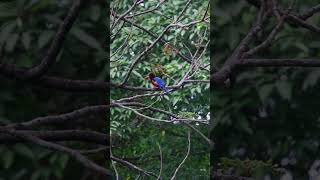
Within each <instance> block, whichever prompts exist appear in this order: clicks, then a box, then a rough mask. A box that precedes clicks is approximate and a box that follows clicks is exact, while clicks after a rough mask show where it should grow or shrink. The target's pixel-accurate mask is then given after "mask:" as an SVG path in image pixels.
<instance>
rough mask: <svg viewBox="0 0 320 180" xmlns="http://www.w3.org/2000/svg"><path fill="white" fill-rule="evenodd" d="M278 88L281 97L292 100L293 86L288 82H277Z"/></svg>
mask: <svg viewBox="0 0 320 180" xmlns="http://www.w3.org/2000/svg"><path fill="white" fill-rule="evenodd" d="M276 87H277V89H278V92H279V94H280V96H281V97H282V98H284V99H287V100H290V99H291V95H292V85H291V84H290V83H289V82H288V81H277V82H276Z"/></svg>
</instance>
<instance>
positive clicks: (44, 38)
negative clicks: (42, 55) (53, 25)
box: [38, 31, 54, 49]
mask: <svg viewBox="0 0 320 180" xmlns="http://www.w3.org/2000/svg"><path fill="white" fill-rule="evenodd" d="M53 36H54V31H43V32H42V33H41V34H40V36H39V39H38V47H39V48H40V49H41V48H43V47H44V46H45V45H47V44H48V43H49V41H50V40H51V39H52V38H53Z"/></svg>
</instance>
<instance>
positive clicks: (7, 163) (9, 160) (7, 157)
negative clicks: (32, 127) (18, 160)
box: [2, 150, 14, 169]
mask: <svg viewBox="0 0 320 180" xmlns="http://www.w3.org/2000/svg"><path fill="white" fill-rule="evenodd" d="M2 157H3V160H4V168H5V169H8V168H10V167H11V165H12V164H13V160H14V153H13V152H12V151H9V150H8V151H5V152H4V153H3V154H2Z"/></svg>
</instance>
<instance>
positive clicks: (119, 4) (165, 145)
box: [110, 0, 209, 179]
mask: <svg viewBox="0 0 320 180" xmlns="http://www.w3.org/2000/svg"><path fill="white" fill-rule="evenodd" d="M186 2H187V1H184V0H183V1H172V0H170V1H165V2H164V3H163V4H162V5H160V6H159V9H158V10H156V11H154V12H151V13H146V14H143V15H141V16H136V17H134V18H132V19H131V18H128V19H129V20H132V21H134V22H135V23H136V24H139V25H140V26H142V27H144V28H145V29H147V30H148V31H150V32H152V33H153V34H155V35H156V36H158V35H159V34H160V33H161V32H162V31H163V29H164V28H165V27H166V26H167V25H168V24H169V23H171V22H172V20H173V19H174V18H177V16H178V13H179V12H181V11H182V9H183V7H184V5H185V4H186ZM158 3H159V1H156V0H150V1H143V3H141V4H139V5H138V6H137V7H135V10H134V11H133V12H132V13H131V14H129V15H128V16H130V15H133V14H134V13H138V12H143V11H145V10H147V9H152V8H154V7H156V6H157V4H158ZM132 4H133V2H132V1H127V0H121V1H113V4H112V7H113V8H114V11H115V12H117V14H118V15H121V14H123V13H124V12H126V11H127V10H128V9H129V8H130V7H131V6H132ZM206 7H207V2H205V1H203V2H202V1H195V2H192V3H191V5H190V7H189V8H187V10H186V13H185V14H184V15H183V18H182V21H181V22H182V23H188V22H191V21H194V20H198V19H201V17H202V16H203V14H204V13H205V10H206ZM111 20H112V19H111ZM111 22H112V21H111ZM122 23H123V22H122V21H121V20H120V25H119V27H121V31H120V32H119V34H118V35H117V36H116V37H115V38H114V40H113V42H112V43H111V68H110V77H111V81H112V82H113V83H115V84H120V83H121V82H122V81H123V79H124V77H125V74H126V73H127V71H128V69H129V67H130V64H131V63H132V62H133V60H134V59H135V58H136V57H137V56H138V54H139V53H141V51H142V50H144V49H145V48H146V47H147V46H148V45H150V44H151V43H152V42H153V41H154V40H155V38H154V37H152V36H150V35H148V34H147V33H146V32H144V31H142V30H141V29H139V28H137V27H135V26H132V25H131V24H130V23H123V25H122ZM117 30H118V29H117V28H115V29H114V32H113V33H112V35H114V34H116V32H117ZM208 34H209V29H208V26H207V24H206V23H199V24H197V25H195V26H190V27H189V28H172V29H170V31H169V32H168V33H166V34H165V35H164V37H163V40H164V41H166V42H169V43H161V42H159V43H157V44H156V45H155V47H154V48H153V49H152V50H151V51H150V53H148V54H147V56H145V57H143V58H142V60H141V62H139V63H138V64H137V65H136V66H135V67H134V69H133V71H132V74H131V76H130V78H129V81H128V83H127V85H129V86H134V87H145V88H151V86H150V82H149V81H148V80H145V79H144V77H145V76H146V75H148V73H149V72H154V73H155V74H156V75H157V76H159V77H161V78H162V79H164V81H165V83H166V85H167V86H172V85H174V83H176V81H177V80H179V79H181V78H182V77H183V75H184V74H185V73H186V72H187V71H188V68H189V66H190V65H189V63H187V62H186V61H184V60H183V59H181V58H180V57H178V55H177V51H179V52H180V53H181V54H183V55H187V56H189V51H188V48H189V50H190V51H191V52H194V51H195V50H196V48H197V43H198V41H199V40H200V39H201V38H204V40H205V41H207V40H208V37H209V35H208ZM111 38H113V36H111ZM202 59H203V62H204V63H205V64H208V63H209V53H208V52H207V53H205V55H204V56H203V57H202ZM208 78H209V72H207V71H197V73H195V75H194V76H193V77H192V79H198V80H208ZM144 93H145V91H129V90H121V89H111V99H112V100H117V99H121V98H123V97H131V96H134V95H137V94H144ZM208 96H209V83H206V84H203V83H199V84H186V85H185V86H183V87H182V88H180V89H178V90H176V91H173V92H170V93H169V94H167V95H164V97H163V98H162V97H148V98H144V99H143V100H141V101H138V102H141V103H142V102H143V103H144V104H146V105H150V106H152V107H154V108H159V109H163V110H165V111H169V112H171V113H174V114H176V115H179V116H181V117H183V118H191V119H192V118H194V119H197V118H202V119H207V118H208V116H209V100H208V98H207V97H208ZM140 112H141V113H143V114H144V115H146V116H150V117H154V118H158V119H167V120H170V119H171V118H172V117H170V116H169V115H165V114H163V113H159V112H153V111H150V110H148V109H143V110H142V111H140ZM195 127H196V128H198V129H199V130H200V131H201V132H203V133H204V134H205V135H207V132H208V127H207V125H204V124H198V125H196V126H195ZM189 130H190V129H189V128H187V127H185V126H184V125H183V124H181V123H176V124H174V123H161V122H156V121H155V122H152V121H150V120H149V119H145V118H143V117H140V116H138V115H136V114H135V113H134V112H132V111H130V110H127V109H122V108H118V107H116V108H112V109H111V136H112V138H113V139H114V142H113V146H114V147H113V150H112V151H113V154H114V155H116V156H118V157H121V158H123V159H125V160H128V161H129V162H132V163H133V164H135V165H137V166H139V167H141V168H143V169H145V170H147V171H151V172H154V173H156V174H157V173H158V172H159V170H160V159H159V158H160V157H159V148H158V146H157V144H159V145H160V148H161V150H162V155H163V170H162V176H161V177H162V178H164V179H168V178H170V177H171V176H172V175H173V173H174V170H175V168H176V167H177V166H178V165H179V163H181V161H182V159H183V157H184V156H185V154H186V152H187V146H188V139H187V132H188V131H189ZM208 148H209V147H208V144H207V142H205V141H204V140H203V139H202V138H201V137H200V136H199V135H197V134H195V133H193V135H192V139H191V153H190V157H188V159H187V161H186V162H185V165H184V166H182V168H181V170H180V171H179V173H178V175H177V177H179V178H187V177H190V176H191V177H195V174H197V175H199V177H200V178H202V179H208V176H209V169H208V168H209V152H208ZM116 169H117V170H118V173H119V175H120V176H121V177H123V178H127V179H132V178H134V177H136V176H137V172H135V171H132V170H131V169H128V168H127V167H124V166H122V165H120V164H119V165H118V164H116ZM195 178H196V177H195Z"/></svg>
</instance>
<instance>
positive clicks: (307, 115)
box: [211, 0, 320, 179]
mask: <svg viewBox="0 0 320 180" xmlns="http://www.w3.org/2000/svg"><path fill="white" fill-rule="evenodd" d="M287 4H289V1H281V5H282V6H283V7H287ZM317 4H318V2H317V1H313V0H308V1H297V3H296V5H295V6H294V9H293V11H294V12H303V11H304V10H305V9H308V8H310V7H312V6H315V5H317ZM214 5H215V8H214V9H213V13H214V15H213V17H214V19H215V20H216V21H215V23H214V24H215V26H213V27H212V30H213V32H212V34H213V36H211V39H213V40H214V42H215V43H214V47H215V48H214V49H212V54H213V57H212V59H211V60H212V62H211V64H216V65H218V66H219V65H221V64H222V63H223V61H224V60H225V59H226V58H227V57H228V56H229V55H230V54H229V53H230V52H231V51H232V50H233V49H234V48H235V46H236V45H237V44H238V42H239V41H240V39H241V38H243V37H244V36H245V34H246V33H247V32H248V29H249V28H250V26H251V25H252V22H253V21H254V17H255V15H256V13H257V9H256V7H254V6H253V5H250V4H248V3H247V2H246V1H238V2H237V3H234V2H233V1H215V2H214ZM319 18H320V16H319V15H315V16H314V17H312V18H311V19H310V22H312V23H315V24H319V22H320V19H319ZM272 21H273V19H272ZM271 30H272V27H271V26H270V27H269V26H267V30H266V31H267V32H270V31H271ZM222 37H223V38H222ZM276 39H277V40H276V41H275V43H273V44H272V47H270V48H268V49H266V50H265V51H263V52H261V53H259V55H257V56H256V58H308V57H319V56H320V54H319V51H318V50H319V47H318V44H319V43H318V42H319V36H317V35H316V34H315V33H310V32H308V31H307V30H305V29H302V28H297V27H295V26H293V25H292V26H291V25H285V27H284V30H283V31H282V32H281V33H280V34H279V35H278V36H277V37H276ZM255 43H256V44H259V43H261V42H260V41H259V38H258V39H257V41H256V42H255ZM235 77H236V80H235V83H234V84H233V86H232V88H229V89H219V88H215V89H214V90H213V91H212V95H211V99H212V101H211V106H212V108H213V112H212V116H213V121H214V129H213V131H212V137H213V138H214V140H215V145H216V146H215V150H214V152H213V154H214V155H213V158H212V164H218V163H219V162H221V159H219V158H220V157H227V158H229V159H240V160H242V161H245V160H246V159H251V160H250V161H253V160H257V161H263V162H268V161H269V160H271V161H272V162H273V163H275V164H279V167H280V168H284V169H285V171H286V172H289V173H290V174H292V176H293V177H295V178H298V179H307V177H308V173H307V172H308V171H309V170H310V168H311V165H312V164H313V162H314V161H315V160H316V159H318V158H319V151H318V145H317V144H319V142H318V140H317V139H318V138H319V134H318V127H319V126H318V122H319V113H318V110H317V107H318V106H319V101H317V100H316V99H317V98H319V95H318V90H319V84H318V82H319V81H318V79H319V70H318V69H317V68H279V67H277V68H246V69H240V70H238V71H237V72H235ZM318 173H319V172H318ZM251 175H252V174H251ZM264 175H272V173H270V171H264Z"/></svg>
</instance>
